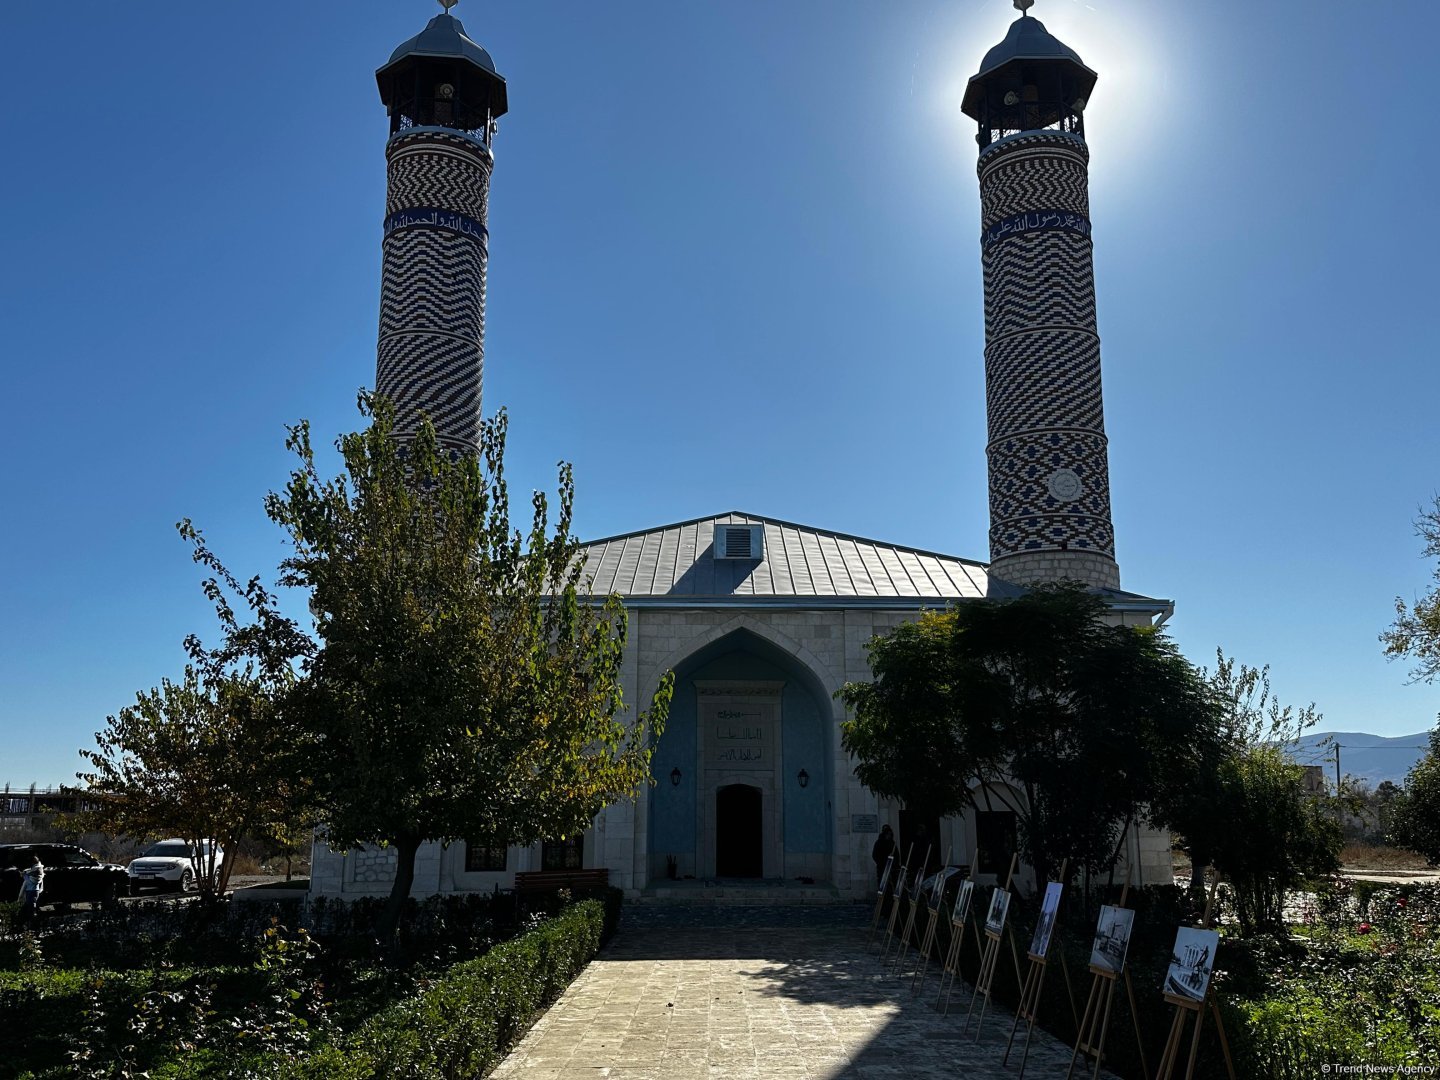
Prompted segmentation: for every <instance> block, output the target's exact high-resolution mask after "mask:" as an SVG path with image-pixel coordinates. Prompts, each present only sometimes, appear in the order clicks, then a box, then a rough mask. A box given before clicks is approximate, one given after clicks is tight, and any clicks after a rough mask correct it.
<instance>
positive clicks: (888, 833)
mask: <svg viewBox="0 0 1440 1080" xmlns="http://www.w3.org/2000/svg"><path fill="white" fill-rule="evenodd" d="M893 854H895V833H894V832H893V831H892V830H891V828H890V826H889V825H885V826H883V827H882V828H881V829H880V835H879V836H878V837H876V839H875V846H874V847H872V848H871V849H870V858H872V859H874V860H875V882H876V884H879V882H880V875H881V874H883V873H885V860H886V859H888V858H890V856H891V855H893Z"/></svg>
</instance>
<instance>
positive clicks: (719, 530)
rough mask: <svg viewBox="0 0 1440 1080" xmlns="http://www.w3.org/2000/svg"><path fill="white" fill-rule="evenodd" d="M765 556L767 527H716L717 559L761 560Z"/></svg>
mask: <svg viewBox="0 0 1440 1080" xmlns="http://www.w3.org/2000/svg"><path fill="white" fill-rule="evenodd" d="M764 555H765V526H763V525H716V526H715V558H717V559H759V558H763V557H764Z"/></svg>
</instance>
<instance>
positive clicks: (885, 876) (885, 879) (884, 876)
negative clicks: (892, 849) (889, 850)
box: [876, 855, 895, 893]
mask: <svg viewBox="0 0 1440 1080" xmlns="http://www.w3.org/2000/svg"><path fill="white" fill-rule="evenodd" d="M894 865H895V856H894V855H891V856H890V857H889V858H887V859H886V860H885V869H884V870H882V871H880V885H879V886H878V888H877V889H876V892H882V893H883V892H884V891H885V886H886V885H889V884H890V870H891V869H892V868H893V867H894Z"/></svg>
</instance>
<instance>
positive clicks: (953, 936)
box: [935, 862, 985, 1016]
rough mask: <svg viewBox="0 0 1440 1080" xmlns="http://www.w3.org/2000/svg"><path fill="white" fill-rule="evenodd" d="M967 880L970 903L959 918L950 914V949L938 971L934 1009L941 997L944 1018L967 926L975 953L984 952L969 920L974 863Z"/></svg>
mask: <svg viewBox="0 0 1440 1080" xmlns="http://www.w3.org/2000/svg"><path fill="white" fill-rule="evenodd" d="M968 880H969V881H970V889H971V891H970V902H969V903H968V904H966V905H965V910H964V911H963V912H962V913H961V915H960V918H958V919H957V918H955V912H954V910H953V909H952V910H951V912H950V948H949V950H948V951H947V952H946V953H945V964H944V967H942V968H941V969H940V993H938V994H936V995H935V1007H936V1008H937V1009H939V1008H940V999H941V998H942V997H943V998H944V999H945V1008H944V1009H941V1013H942V1014H943V1015H945V1016H949V1015H950V995H951V994H952V993H953V992H954V990H955V983H956V982H957V981H958V980H959V978H960V954H961V952H962V951H963V950H964V948H965V928H966V927H967V926H968V927H969V928H970V929H971V930H972V931H974V933H975V949H976V951H977V952H980V953H983V952H984V951H985V943H984V942H983V941H981V940H980V926H979V924H978V923H975V922H972V921H971V919H970V915H971V912H972V910H973V909H974V907H975V891H974V889H975V863H974V862H972V863H971V864H970V877H969V879H968ZM947 978H948V979H949V980H950V982H949V985H948V986H947V985H946V982H945V980H946V979H947Z"/></svg>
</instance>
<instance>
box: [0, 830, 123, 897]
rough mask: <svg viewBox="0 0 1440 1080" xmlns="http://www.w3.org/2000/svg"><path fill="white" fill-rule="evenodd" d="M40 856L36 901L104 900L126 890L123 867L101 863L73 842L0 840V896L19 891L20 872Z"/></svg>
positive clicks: (16, 893) (8, 895)
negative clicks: (40, 888)
mask: <svg viewBox="0 0 1440 1080" xmlns="http://www.w3.org/2000/svg"><path fill="white" fill-rule="evenodd" d="M36 855H39V856H40V863H41V865H42V866H44V867H45V891H44V892H43V893H41V894H40V904H41V906H42V907H43V906H44V905H46V904H70V903H77V902H80V901H86V900H88V901H92V902H95V903H102V904H108V903H110V902H111V901H113V900H114V899H115V898H116V897H117V896H124V895H125V893H126V891H127V881H128V879H127V877H126V874H125V867H123V866H116V865H115V864H114V863H102V862H101V861H100V860H99V859H97V858H95V856H94V855H91V854H90V853H89V852H88V851H86V850H85V849H84V848H79V847H76V846H75V845H74V844H0V900H7V901H8V900H14V899H16V898H17V897H18V896H19V895H20V876H21V874H23V873H24V871H25V868H26V867H27V866H29V865H30V864H31V863H32V862H33V861H34V859H35V856H36Z"/></svg>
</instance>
